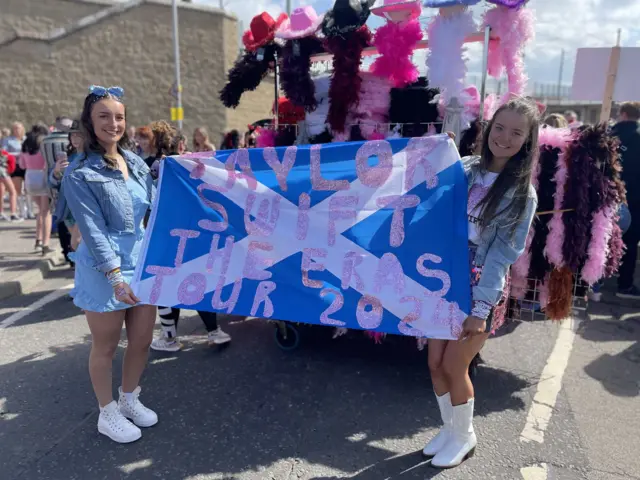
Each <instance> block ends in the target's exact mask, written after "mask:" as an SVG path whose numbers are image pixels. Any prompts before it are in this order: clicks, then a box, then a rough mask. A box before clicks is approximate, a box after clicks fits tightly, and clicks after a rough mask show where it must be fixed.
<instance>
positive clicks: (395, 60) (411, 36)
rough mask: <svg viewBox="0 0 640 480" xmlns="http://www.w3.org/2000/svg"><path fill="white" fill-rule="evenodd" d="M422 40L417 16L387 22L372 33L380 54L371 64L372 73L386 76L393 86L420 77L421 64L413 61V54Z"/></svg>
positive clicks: (399, 86)
mask: <svg viewBox="0 0 640 480" xmlns="http://www.w3.org/2000/svg"><path fill="white" fill-rule="evenodd" d="M420 40H422V30H421V28H420V23H419V22H418V20H411V21H410V22H405V23H402V24H400V23H394V22H388V23H387V24H385V25H383V26H382V27H380V28H378V30H377V31H376V34H375V36H374V37H373V45H374V46H375V47H377V48H378V53H380V56H379V57H378V58H376V60H375V61H374V62H373V64H372V65H371V69H370V71H371V73H373V74H374V75H375V76H377V77H381V78H386V79H388V80H390V81H391V83H392V84H393V86H394V87H397V88H402V87H404V86H405V85H409V84H410V83H413V82H415V81H416V80H417V79H418V67H416V66H415V65H414V64H413V62H412V61H411V55H412V54H413V51H414V50H415V49H416V46H417V45H418V42H419V41H420Z"/></svg>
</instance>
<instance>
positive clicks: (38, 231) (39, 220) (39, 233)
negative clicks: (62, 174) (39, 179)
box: [36, 197, 44, 243]
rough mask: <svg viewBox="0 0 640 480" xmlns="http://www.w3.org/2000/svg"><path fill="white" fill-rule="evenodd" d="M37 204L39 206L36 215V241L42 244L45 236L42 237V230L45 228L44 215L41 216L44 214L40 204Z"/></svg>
mask: <svg viewBox="0 0 640 480" xmlns="http://www.w3.org/2000/svg"><path fill="white" fill-rule="evenodd" d="M38 198H40V197H36V199H38ZM36 203H37V204H38V214H37V215H36V240H38V241H39V242H41V243H42V241H43V237H44V236H43V235H42V228H43V225H42V223H43V218H42V215H41V214H40V213H41V212H42V210H41V209H40V202H39V201H38V200H36Z"/></svg>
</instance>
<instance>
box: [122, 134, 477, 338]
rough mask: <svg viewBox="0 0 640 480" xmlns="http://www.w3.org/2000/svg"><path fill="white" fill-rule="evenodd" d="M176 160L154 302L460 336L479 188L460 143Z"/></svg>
mask: <svg viewBox="0 0 640 480" xmlns="http://www.w3.org/2000/svg"><path fill="white" fill-rule="evenodd" d="M212 155H213V154H212V153H208V154H207V153H204V154H202V153H199V154H189V155H185V156H179V157H169V158H166V159H165V160H164V161H163V164H162V167H161V172H160V178H159V181H158V192H157V197H156V201H155V203H154V206H153V211H152V215H151V218H150V221H149V225H148V230H147V232H146V236H145V242H144V246H143V249H142V253H141V256H140V259H139V263H138V265H137V268H136V275H135V277H134V282H133V287H134V291H135V292H136V294H137V295H138V297H139V298H140V299H141V301H142V302H143V303H149V304H154V305H163V306H176V307H180V308H187V309H192V310H205V311H214V312H225V313H231V314H236V315H245V316H254V317H260V318H267V319H272V320H288V321H294V322H303V323H310V324H319V325H329V326H333V327H344V328H349V329H362V330H370V331H375V332H386V333H391V334H398V335H409V336H416V337H431V338H441V339H453V338H457V335H458V334H459V332H460V327H461V325H462V322H463V321H464V319H465V317H466V315H467V314H468V312H469V310H470V303H471V298H470V297H471V293H470V286H469V256H468V241H467V238H468V236H467V235H468V234H467V215H466V205H467V187H466V179H465V175H464V171H463V168H462V164H461V162H460V157H459V155H458V152H457V149H456V147H455V145H454V143H453V142H452V141H451V139H449V137H448V136H447V135H434V136H430V137H423V138H413V139H390V140H376V141H369V142H350V143H336V144H326V145H305V146H292V147H287V148H284V147H282V148H265V149H249V150H247V149H240V150H229V151H220V152H216V153H215V157H214V156H212Z"/></svg>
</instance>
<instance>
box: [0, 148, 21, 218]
mask: <svg viewBox="0 0 640 480" xmlns="http://www.w3.org/2000/svg"><path fill="white" fill-rule="evenodd" d="M15 170H16V157H15V156H13V155H11V154H10V153H9V152H7V151H6V150H2V149H0V220H4V221H14V222H21V221H22V218H21V217H19V216H18V195H17V193H16V188H15V186H14V185H13V182H12V181H11V174H12V173H13V172H14V171H15ZM5 192H7V193H8V194H9V210H10V215H11V216H10V217H7V216H6V215H5V214H4V194H5Z"/></svg>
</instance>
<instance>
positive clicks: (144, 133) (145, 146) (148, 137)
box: [135, 127, 156, 168]
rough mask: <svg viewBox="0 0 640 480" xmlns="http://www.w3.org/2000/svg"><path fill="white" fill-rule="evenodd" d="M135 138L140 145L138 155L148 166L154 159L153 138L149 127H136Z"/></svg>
mask: <svg viewBox="0 0 640 480" xmlns="http://www.w3.org/2000/svg"><path fill="white" fill-rule="evenodd" d="M135 139H136V142H137V144H138V145H139V147H140V153H139V154H138V155H140V156H141V157H142V159H143V160H144V163H146V164H147V166H148V167H149V168H151V165H153V162H155V160H156V150H155V138H154V136H153V132H152V131H151V128H149V127H138V128H137V129H136V134H135Z"/></svg>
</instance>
